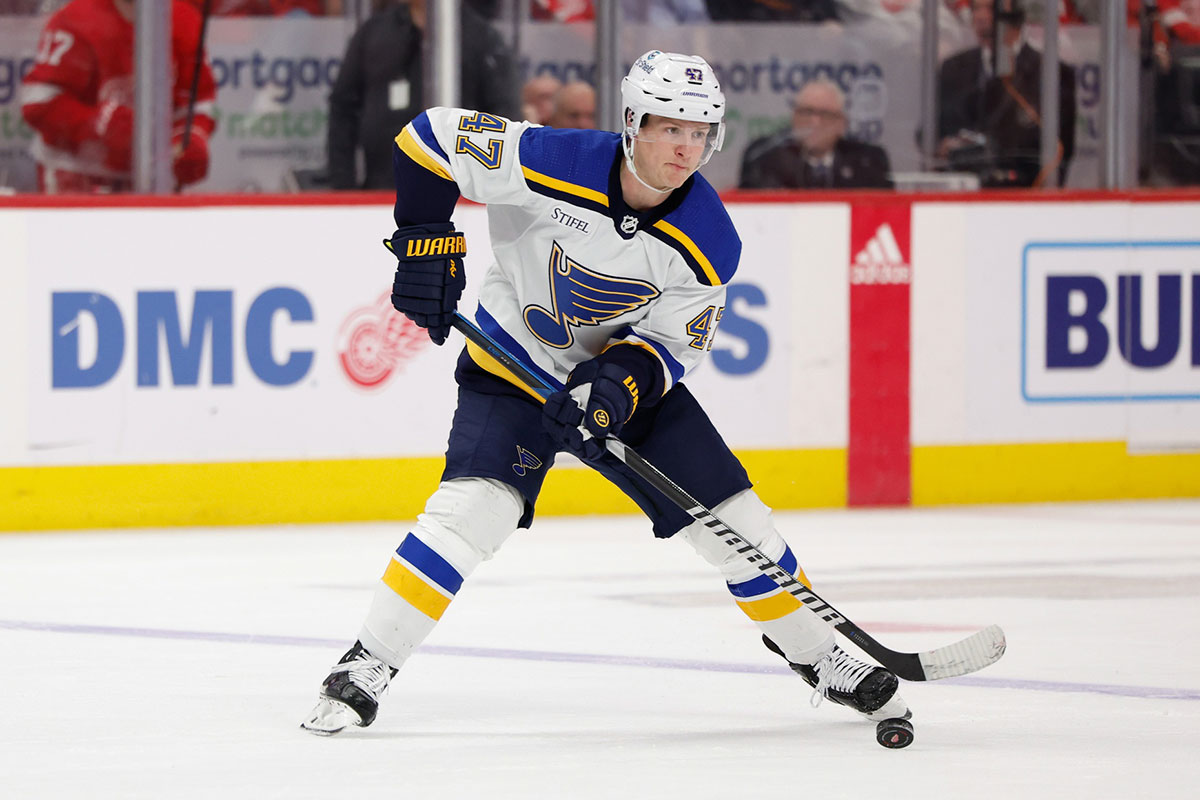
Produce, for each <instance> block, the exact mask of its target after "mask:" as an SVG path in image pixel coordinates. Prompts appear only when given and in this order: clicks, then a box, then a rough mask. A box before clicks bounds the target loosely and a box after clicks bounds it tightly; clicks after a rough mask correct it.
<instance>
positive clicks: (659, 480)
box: [451, 312, 1005, 681]
mask: <svg viewBox="0 0 1200 800" xmlns="http://www.w3.org/2000/svg"><path fill="white" fill-rule="evenodd" d="M451 325H453V326H454V327H455V328H456V329H458V331H459V332H461V333H462V334H463V336H465V337H467V339H468V340H469V341H470V342H472V343H473V344H475V345H476V346H477V347H480V348H481V349H483V350H484V351H485V352H486V353H487V354H488V355H489V356H491V357H492V358H494V359H496V361H497V362H499V363H500V364H501V365H502V366H503V367H504V368H505V369H507V370H508V371H509V372H511V373H512V374H513V375H514V376H516V377H517V378H518V379H519V380H520V381H521V382H522V383H524V384H525V385H526V386H527V387H529V388H530V389H531V390H532V391H533V392H535V393H536V394H538V395H539V396H541V398H542V400H543V401H544V400H545V399H546V398H547V397H549V396H550V395H551V394H553V393H554V392H555V391H558V389H559V388H561V387H556V386H551V385H550V384H549V383H547V382H546V381H545V380H544V379H542V378H541V377H540V376H538V375H537V374H536V373H534V372H533V371H532V370H531V369H529V368H528V367H526V366H525V365H524V364H523V363H521V361H519V360H518V359H517V358H516V357H515V356H513V355H512V354H511V353H509V352H508V351H507V350H506V349H505V348H504V346H503V345H501V344H500V343H499V342H497V341H496V340H495V339H493V338H492V337H490V336H488V335H487V334H486V333H484V332H483V331H482V330H480V329H479V327H478V326H476V325H475V323H473V322H471V321H470V320H469V319H467V318H466V317H464V316H463V315H462V314H460V313H458V312H455V314H454V319H453V321H452V322H451ZM604 443H605V445H606V446H607V447H608V451H609V452H610V453H612V454H613V455H614V456H616V457H617V458H618V459H620V460H621V461H622V462H623V463H624V464H625V465H626V466H628V467H629V468H630V469H631V470H633V471H634V472H635V473H637V475H638V476H639V477H641V478H642V479H643V480H645V481H647V482H648V483H650V484H651V485H652V486H654V488H656V489H658V490H659V491H660V492H662V493H663V494H664V495H665V496H666V497H667V499H668V500H670V501H671V502H673V503H674V504H675V505H677V506H679V508H680V509H682V510H683V511H685V512H687V514H688V516H690V517H691V518H692V519H694V520H696V521H697V522H700V523H701V524H703V525H704V526H705V527H706V528H708V529H709V530H710V531H712V533H713V535H715V536H719V537H720V538H721V540H722V541H723V542H724V543H725V544H726V545H727V546H729V547H731V548H733V549H735V550H736V551H737V552H738V553H740V554H741V555H742V556H744V557H745V558H746V560H747V561H749V562H750V563H751V564H753V565H754V566H755V567H757V568H758V569H759V571H761V572H762V573H763V574H764V575H766V576H767V577H768V578H770V579H771V580H772V581H774V582H775V584H776V585H778V586H779V587H780V588H781V589H783V590H784V591H786V592H789V593H790V594H791V595H792V596H794V597H795V598H796V599H797V600H799V601H800V602H801V603H802V604H803V605H804V607H805V608H807V609H808V610H809V611H812V612H813V613H814V614H816V615H817V616H818V617H820V618H821V619H823V620H825V621H826V622H828V623H829V624H830V625H832V626H833V627H834V628H835V629H836V630H838V631H840V632H841V633H842V635H843V636H845V637H846V638H847V639H849V640H850V641H852V642H854V643H855V644H857V645H858V646H859V647H861V648H862V649H863V651H864V652H866V653H868V654H869V655H870V656H871V657H872V658H874V659H875V660H876V661H878V662H879V663H880V664H882V665H883V666H885V667H887V668H888V669H889V670H891V671H892V672H894V673H895V674H896V675H897V676H898V677H900V678H903V679H904V680H906V681H933V680H940V679H941V678H952V677H955V676H957V675H966V674H968V673H971V672H975V671H977V670H981V669H983V668H984V667H986V666H988V665H989V664H992V663H995V662H996V661H998V660H999V659H1000V657H1001V656H1002V655H1004V648H1005V640H1004V631H1002V630H1001V629H1000V626H999V625H991V626H988V627H987V628H984V629H983V630H981V631H978V632H976V633H974V634H972V635H970V636H968V637H967V638H965V639H963V640H962V641H960V642H955V643H954V644H950V645H946V646H945V647H939V648H936V649H934V650H927V651H925V652H922V653H901V652H897V651H896V650H892V649H890V648H887V647H884V646H883V645H882V644H880V643H879V642H877V641H875V639H874V638H873V637H872V636H871V635H870V634H868V633H867V632H866V631H864V630H863V629H862V628H860V627H858V626H857V625H855V624H854V623H853V622H851V621H850V620H849V619H847V618H846V617H845V616H843V615H842V614H841V613H840V612H839V611H838V610H837V609H835V608H834V607H833V606H831V605H830V604H829V603H828V602H826V601H825V600H824V599H823V598H822V597H821V596H820V595H818V594H817V593H816V592H814V591H813V590H812V589H810V588H808V587H807V586H805V585H804V584H803V583H801V582H800V581H798V580H796V579H795V578H794V577H793V576H792V574H791V573H789V572H788V571H787V570H785V569H784V568H783V567H781V566H779V565H778V564H777V563H775V562H774V561H772V560H771V559H769V558H767V557H766V556H765V555H764V554H763V553H762V551H760V550H759V549H758V548H757V547H755V546H754V545H752V544H750V543H749V542H747V541H746V540H745V539H743V538H742V537H741V536H739V535H738V534H737V533H735V532H734V531H733V529H732V528H730V527H729V526H728V525H726V524H725V523H724V522H722V521H721V520H720V519H718V518H717V516H716V515H715V514H713V512H712V511H710V510H709V509H707V508H705V507H704V506H703V505H702V504H701V503H700V502H699V501H697V500H696V499H695V498H694V497H692V496H691V495H690V494H688V493H687V492H685V491H684V490H683V489H681V488H680V487H679V486H678V485H677V484H676V483H675V482H674V481H672V480H671V479H670V478H668V477H667V476H666V475H664V474H663V473H662V472H660V471H659V470H658V468H657V467H655V466H654V465H653V464H651V463H650V462H648V461H646V460H645V459H644V458H642V457H641V456H639V455H638V454H637V452H635V451H634V449H633V448H631V447H629V446H628V445H626V444H625V443H624V442H622V441H621V440H620V439H618V438H617V437H615V436H609V437H608V438H607V439H605V440H604Z"/></svg>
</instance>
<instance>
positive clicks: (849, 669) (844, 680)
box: [808, 646, 875, 708]
mask: <svg viewBox="0 0 1200 800" xmlns="http://www.w3.org/2000/svg"><path fill="white" fill-rule="evenodd" d="M813 669H814V670H816V673H817V684H816V686H814V687H813V693H812V696H811V697H810V698H809V701H808V702H809V703H810V704H811V705H812V707H813V708H816V707H817V706H819V705H821V701H823V700H824V699H825V697H826V696H827V694H828V693H829V692H830V691H837V692H847V693H850V694H853V692H854V687H856V686H858V683H859V681H861V680H862V679H863V678H865V677H866V676H867V675H869V674H871V671H872V670H873V669H875V667H874V665H872V664H864V663H863V662H861V661H859V660H858V659H856V658H854V657H853V656H851V655H850V654H849V653H847V652H846V651H845V650H843V649H841V648H840V647H836V646H835V647H834V648H833V649H832V650H830V651H829V652H828V653H826V654H825V655H823V656H822V657H821V660H820V661H818V662H817V663H815V664H813Z"/></svg>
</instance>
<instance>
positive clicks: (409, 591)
mask: <svg viewBox="0 0 1200 800" xmlns="http://www.w3.org/2000/svg"><path fill="white" fill-rule="evenodd" d="M383 582H384V583H386V584H387V585H388V588H390V589H391V590H392V591H393V592H395V593H396V594H398V595H400V596H401V597H403V598H404V599H405V600H407V601H408V604H409V605H411V606H412V607H413V608H415V609H416V610H417V611H420V612H421V613H422V614H424V615H425V616H427V617H429V618H431V619H435V620H438V619H441V618H442V614H444V613H446V608H447V607H448V606H449V605H450V598H449V597H446V595H444V594H442V593H441V592H439V591H438V590H437V589H434V588H433V587H432V586H430V585H429V584H428V583H426V582H425V581H423V580H422V579H421V578H419V577H418V576H417V575H416V574H415V573H413V571H412V570H410V569H409V568H408V567H406V566H404V565H403V564H401V563H400V562H399V561H397V560H396V559H394V558H393V559H392V560H391V562H390V563H389V564H388V568H387V570H386V571H385V572H384V573H383Z"/></svg>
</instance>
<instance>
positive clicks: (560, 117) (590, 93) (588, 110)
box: [546, 81, 596, 129]
mask: <svg viewBox="0 0 1200 800" xmlns="http://www.w3.org/2000/svg"><path fill="white" fill-rule="evenodd" d="M546 124H547V125H549V126H551V127H554V128H587V129H594V128H595V127H596V91H595V90H594V89H593V88H592V87H591V86H589V85H588V84H586V83H584V82H582V81H572V82H571V83H568V84H567V85H566V86H564V87H562V88H561V89H559V90H558V92H557V93H556V94H555V95H554V111H553V112H552V113H551V114H550V119H549V120H548V121H547V122H546Z"/></svg>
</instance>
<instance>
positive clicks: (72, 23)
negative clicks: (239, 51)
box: [21, 0, 216, 193]
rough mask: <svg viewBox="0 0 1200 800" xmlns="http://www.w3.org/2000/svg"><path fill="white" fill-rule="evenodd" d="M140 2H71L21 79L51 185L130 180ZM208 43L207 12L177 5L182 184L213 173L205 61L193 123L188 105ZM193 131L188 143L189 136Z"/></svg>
mask: <svg viewBox="0 0 1200 800" xmlns="http://www.w3.org/2000/svg"><path fill="white" fill-rule="evenodd" d="M133 10H134V0H71V2H69V3H67V5H65V6H63V8H62V9H60V10H59V11H58V12H57V13H55V14H54V15H53V16H52V17H50V20H49V22H47V23H46V28H45V30H44V31H43V32H42V38H41V41H40V43H39V47H38V50H37V56H36V59H35V61H36V63H35V65H34V67H33V69H32V70H30V72H29V74H28V75H27V76H26V78H25V81H24V85H23V87H22V95H21V103H22V106H21V111H22V113H23V114H24V117H25V121H26V122H27V123H28V124H29V126H30V127H31V128H33V129H34V131H35V132H36V134H37V135H36V137H35V139H34V143H33V156H34V158H35V159H36V160H37V163H38V185H39V188H40V189H41V190H42V191H44V192H49V193H57V192H96V193H99V192H117V191H128V190H129V189H130V188H131V187H132V156H133V86H134V81H133V24H132V20H133ZM199 47H200V14H199V13H198V12H197V11H196V9H195V8H194V7H193V6H191V5H190V4H189V3H186V2H184V0H175V2H174V4H173V6H172V25H171V55H172V66H173V73H174V82H173V85H172V92H171V103H172V108H173V109H174V114H173V119H174V120H175V122H174V130H173V138H172V142H173V145H174V153H173V167H174V172H175V180H176V182H177V183H178V184H179V185H180V186H184V185H187V184H191V183H195V182H197V181H199V180H201V179H202V178H203V177H204V176H205V175H206V174H208V137H209V135H210V134H211V133H212V131H213V128H214V127H215V126H216V124H215V122H214V120H213V118H212V107H213V102H214V100H215V97H216V86H215V84H214V83H213V78H212V73H211V71H210V70H209V68H208V65H207V59H205V60H204V61H202V62H201V72H200V77H199V83H198V84H197V87H198V88H197V94H196V104H195V107H194V116H193V118H192V127H191V129H190V132H189V133H188V135H187V136H186V137H185V135H184V133H185V132H184V126H185V124H186V118H187V116H188V114H187V107H188V102H189V99H190V98H191V89H192V77H193V75H194V74H195V66H196V52H197V50H198V48H199ZM184 138H186V139H187V147H186V148H184V147H183V140H184Z"/></svg>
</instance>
